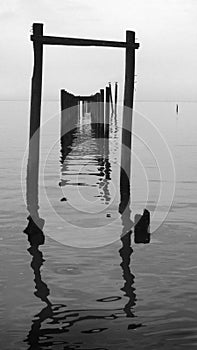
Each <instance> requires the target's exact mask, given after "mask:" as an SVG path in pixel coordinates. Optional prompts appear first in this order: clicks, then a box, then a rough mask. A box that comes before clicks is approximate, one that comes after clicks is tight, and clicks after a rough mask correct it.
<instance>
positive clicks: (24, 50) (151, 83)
mask: <svg viewBox="0 0 197 350" xmlns="http://www.w3.org/2000/svg"><path fill="white" fill-rule="evenodd" d="M196 19H197V0H121V1H113V0H99V1H98V0H56V1H54V0H53V1H52V0H0V30H1V39H0V46H1V54H0V62H1V64H0V99H28V98H29V95H30V86H31V85H30V83H31V75H32V67H33V50H32V42H31V41H30V39H29V36H30V31H31V26H32V23H33V22H43V23H44V34H45V35H57V36H72V37H82V38H83V37H84V38H86V37H87V38H88V37H89V38H98V39H99V38H103V39H109V40H110V39H111V40H121V41H122V40H125V31H126V30H127V29H128V30H129V29H130V30H134V31H135V32H136V37H137V38H138V40H137V41H138V42H139V43H140V49H139V50H137V51H136V74H137V77H136V81H137V83H136V99H138V100H141V99H142V100H149V99H151V100H152V99H154V100H155V99H156V100H157V99H159V100H160V99H161V100H165V99H172V100H174V99H175V100H181V99H187V100H196V99H197V20H196ZM108 81H111V82H114V81H118V82H119V83H120V87H121V88H122V86H123V82H124V49H117V48H76V47H67V46H62V47H56V46H53V47H52V46H47V47H46V46H45V47H44V79H43V98H45V99H51V98H52V99H58V97H59V90H60V89H61V88H65V89H67V90H70V91H72V92H73V93H76V94H91V93H93V92H95V91H96V90H97V89H100V88H102V87H104V86H105V85H106V84H107V83H108Z"/></svg>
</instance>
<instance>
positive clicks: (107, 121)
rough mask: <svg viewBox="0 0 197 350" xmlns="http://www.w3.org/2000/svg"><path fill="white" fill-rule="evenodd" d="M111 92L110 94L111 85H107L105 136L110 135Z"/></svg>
mask: <svg viewBox="0 0 197 350" xmlns="http://www.w3.org/2000/svg"><path fill="white" fill-rule="evenodd" d="M109 94H110V88H109V86H106V88H105V137H109V113H110V105H109Z"/></svg>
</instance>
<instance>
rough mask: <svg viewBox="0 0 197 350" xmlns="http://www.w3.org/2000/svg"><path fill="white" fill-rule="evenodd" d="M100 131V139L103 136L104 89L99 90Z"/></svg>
mask: <svg viewBox="0 0 197 350" xmlns="http://www.w3.org/2000/svg"><path fill="white" fill-rule="evenodd" d="M100 96H101V99H100V130H101V137H103V136H104V89H101V90H100Z"/></svg>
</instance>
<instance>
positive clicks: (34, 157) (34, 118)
mask: <svg viewBox="0 0 197 350" xmlns="http://www.w3.org/2000/svg"><path fill="white" fill-rule="evenodd" d="M33 35H34V36H35V39H36V36H39V37H41V36H42V35H43V24H41V23H34V24H33ZM33 50H34V68H33V76H32V83H31V107H30V132H29V158H28V165H27V209H28V211H29V213H30V217H31V218H32V219H33V220H34V222H36V224H37V225H38V226H39V220H37V219H36V218H37V217H38V209H39V205H38V182H39V181H38V179H39V152H40V110H41V94H42V61H43V44H42V43H41V42H39V41H36V40H34V42H33ZM36 220H37V221H36Z"/></svg>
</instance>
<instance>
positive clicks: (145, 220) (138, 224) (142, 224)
mask: <svg viewBox="0 0 197 350" xmlns="http://www.w3.org/2000/svg"><path fill="white" fill-rule="evenodd" d="M134 242H135V243H144V244H146V243H149V242H150V213H149V211H148V210H147V209H144V212H143V215H139V214H136V215H135V227H134Z"/></svg>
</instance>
